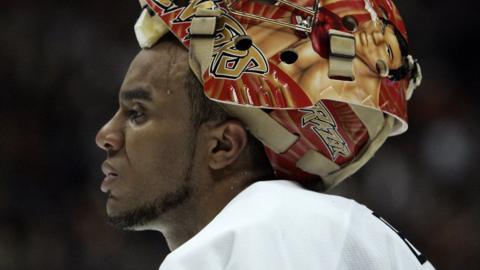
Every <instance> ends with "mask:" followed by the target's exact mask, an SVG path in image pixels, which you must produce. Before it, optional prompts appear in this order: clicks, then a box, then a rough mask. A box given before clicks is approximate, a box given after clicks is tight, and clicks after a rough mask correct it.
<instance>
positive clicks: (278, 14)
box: [142, 0, 421, 188]
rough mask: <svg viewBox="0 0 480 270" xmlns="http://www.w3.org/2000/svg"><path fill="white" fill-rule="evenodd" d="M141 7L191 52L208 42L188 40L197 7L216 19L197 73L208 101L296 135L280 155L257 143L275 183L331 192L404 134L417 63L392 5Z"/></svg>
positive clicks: (154, 1) (256, 2)
mask: <svg viewBox="0 0 480 270" xmlns="http://www.w3.org/2000/svg"><path fill="white" fill-rule="evenodd" d="M142 1H143V0H142ZM144 1H145V2H146V3H147V4H148V6H149V8H150V9H151V10H153V11H155V13H156V14H157V15H158V16H159V17H160V18H161V20H162V21H163V22H164V23H165V25H166V26H167V27H168V29H169V30H170V32H172V33H173V34H174V35H176V36H177V38H178V39H179V40H180V41H181V42H182V43H183V44H184V45H185V46H186V47H187V48H191V47H190V45H191V43H192V44H194V43H193V42H196V40H198V39H197V38H206V37H205V36H199V35H198V34H195V35H191V31H190V27H191V24H192V19H193V18H195V17H196V16H200V17H201V16H204V15H197V14H196V13H197V10H205V9H208V10H210V11H212V12H215V14H216V15H215V24H214V25H215V26H214V27H213V28H215V29H214V31H211V32H209V33H214V34H213V35H211V34H208V35H210V36H209V37H208V39H209V40H210V41H211V42H212V39H213V48H212V47H210V48H211V49H209V50H203V51H202V53H203V52H207V53H211V60H208V59H209V58H208V55H207V58H202V59H206V61H204V62H203V63H205V62H207V63H208V66H205V65H203V66H202V68H201V72H197V73H196V75H197V76H198V77H199V79H201V81H202V84H203V88H204V91H205V94H206V95H207V96H208V97H209V98H210V99H211V100H214V101H217V102H220V103H223V104H231V105H239V106H241V107H247V108H252V111H253V110H255V109H258V108H262V109H268V110H265V111H264V112H266V113H267V114H268V117H269V118H270V120H272V119H273V121H274V122H276V123H278V124H280V125H281V126H282V127H283V128H285V130H286V132H288V133H290V134H292V135H291V136H293V137H295V138H296V140H295V141H293V142H292V143H291V144H289V146H288V147H287V148H283V150H281V151H279V150H278V148H276V147H270V146H269V143H266V142H265V141H263V140H262V142H263V143H264V146H265V151H266V154H267V156H268V158H269V160H270V163H271V165H272V167H273V169H274V170H275V173H276V175H277V176H278V177H282V178H285V179H292V180H297V181H301V182H305V181H310V180H313V181H316V180H318V177H319V176H320V177H321V178H322V180H323V184H325V186H326V187H327V188H329V187H332V186H334V185H336V184H338V183H339V182H340V181H342V180H343V179H345V178H346V177H347V176H348V175H350V174H351V173H353V172H354V171H355V170H357V169H358V168H359V167H360V166H362V165H361V164H364V162H366V160H368V159H369V158H370V157H371V156H372V155H373V153H374V152H375V151H376V150H377V149H378V147H380V145H381V144H382V143H383V142H384V140H385V139H386V137H387V136H389V135H395V134H399V133H402V132H403V131H405V130H406V129H407V111H406V103H407V97H409V96H410V94H411V91H410V90H411V89H412V88H410V86H411V85H412V79H413V78H416V75H415V74H414V73H415V72H412V70H413V67H415V68H417V67H418V64H416V62H415V63H414V62H412V61H413V60H412V59H413V58H412V57H411V56H410V55H408V45H407V44H408V40H407V33H406V31H405V26H404V23H403V20H402V18H401V16H400V14H399V12H398V10H397V9H396V7H395V6H394V4H393V3H392V1H391V0H292V1H286V0H277V1H275V0H213V1H208V0H191V1H190V2H189V3H188V4H187V5H186V6H178V5H176V4H175V3H177V0H175V1H176V2H175V3H174V2H173V1H171V0H144ZM179 1H180V0H179ZM292 4H293V6H292ZM295 5H296V6H295ZM299 7H300V8H299ZM199 8H200V9H199ZM213 10H216V11H213ZM217 11H221V12H218V13H217ZM248 14H250V15H248ZM208 16H210V15H208ZM194 25H197V26H198V25H199V24H194ZM195 31H197V30H195ZM245 37H247V38H248V39H249V41H251V43H250V44H249V45H248V46H243V47H242V46H240V47H239V46H237V42H238V40H239V39H240V38H245ZM247 43H248V42H247ZM210 51H211V52H210ZM191 52H192V50H190V53H191ZM193 55H197V56H198V53H197V52H195V53H193ZM202 57H203V56H202ZM415 65H416V66H415ZM190 66H191V67H192V63H190ZM194 69H195V68H193V67H192V70H194ZM418 69H419V67H418ZM419 78H420V79H419V80H418V83H415V86H418V85H419V81H420V80H421V74H420V77H419ZM409 93H410V94H409ZM226 106H228V105H226ZM234 107H235V106H234ZM234 116H235V117H239V116H238V115H234ZM261 119H264V118H261ZM242 120H243V121H245V120H246V119H242ZM264 120H266V119H264ZM259 121H260V120H259ZM252 123H253V122H252ZM248 125H249V124H248V123H247V126H248ZM258 125H260V126H261V125H263V124H257V127H258ZM254 135H255V136H256V137H257V135H256V134H254ZM269 136H276V134H270V135H269ZM291 136H290V137H291ZM257 138H259V137H257ZM260 138H263V139H265V137H262V136H260ZM319 164H323V165H321V166H320V165H319ZM351 164H354V165H353V166H350V165H351ZM350 168H351V169H350ZM327 176H328V177H327ZM315 179H316V180H315Z"/></svg>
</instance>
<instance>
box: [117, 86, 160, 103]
mask: <svg viewBox="0 0 480 270" xmlns="http://www.w3.org/2000/svg"><path fill="white" fill-rule="evenodd" d="M120 99H122V100H125V101H130V100H133V99H143V100H147V101H152V94H151V93H150V91H147V90H145V89H143V88H136V89H132V90H127V91H124V92H122V94H121V95H120Z"/></svg>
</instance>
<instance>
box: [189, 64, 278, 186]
mask: <svg viewBox="0 0 480 270" xmlns="http://www.w3.org/2000/svg"><path fill="white" fill-rule="evenodd" d="M185 89H186V91H187V96H188V99H189V102H190V107H191V115H190V119H191V121H192V124H193V127H194V130H195V131H197V130H198V129H199V128H200V126H201V125H202V124H203V123H206V122H208V121H220V122H222V121H227V120H228V119H233V117H231V116H230V115H229V114H228V113H227V112H226V111H225V110H224V109H223V108H222V107H220V105H218V104H217V102H215V101H212V100H210V99H209V98H208V97H207V96H206V95H205V93H204V90H203V86H202V84H201V83H200V82H199V81H198V79H197V77H196V76H195V75H194V74H193V72H192V71H191V70H189V72H188V74H187V75H186V78H185ZM247 136H248V145H247V148H248V151H249V155H250V156H251V158H252V159H253V163H254V164H255V167H256V168H263V169H269V170H270V171H271V176H273V169H272V167H271V165H270V161H269V160H268V158H267V155H266V153H265V148H264V146H263V144H262V143H261V142H260V141H259V140H257V138H255V137H254V136H253V135H252V134H251V133H250V132H249V131H248V130H247ZM265 180H266V179H265Z"/></svg>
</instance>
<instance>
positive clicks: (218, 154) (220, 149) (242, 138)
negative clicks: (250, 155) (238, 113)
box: [208, 120, 248, 170]
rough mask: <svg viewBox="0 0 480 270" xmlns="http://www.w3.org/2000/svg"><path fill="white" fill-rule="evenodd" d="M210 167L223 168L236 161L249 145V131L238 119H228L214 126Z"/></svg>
mask: <svg viewBox="0 0 480 270" xmlns="http://www.w3.org/2000/svg"><path fill="white" fill-rule="evenodd" d="M211 139H212V140H213V143H212V147H210V149H209V151H210V152H209V161H208V164H209V167H210V168H211V169H214V170H219V169H223V168H225V167H227V166H229V165H231V164H232V163H234V162H235V161H236V160H237V159H238V157H239V156H240V155H241V153H242V151H243V150H244V149H245V146H246V145H247V140H248V139H247V132H246V131H245V128H244V127H243V125H242V123H241V122H240V121H238V120H228V121H226V122H223V123H221V124H219V125H218V126H215V127H212V129H211Z"/></svg>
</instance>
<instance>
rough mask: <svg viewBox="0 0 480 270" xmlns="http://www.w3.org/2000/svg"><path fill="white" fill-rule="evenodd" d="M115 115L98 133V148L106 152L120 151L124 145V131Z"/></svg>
mask: <svg viewBox="0 0 480 270" xmlns="http://www.w3.org/2000/svg"><path fill="white" fill-rule="evenodd" d="M117 116H118V113H117V114H115V115H114V116H113V117H112V119H110V121H108V122H107V123H106V124H105V125H104V126H103V127H102V128H101V129H100V130H99V131H98V133H97V136H96V137H95V142H96V143H97V146H98V147H100V148H101V149H103V150H105V151H109V152H110V151H118V150H120V149H122V147H123V144H124V139H125V138H124V134H123V129H122V127H121V125H120V123H119V121H118V120H117Z"/></svg>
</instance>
